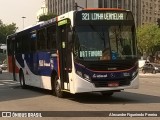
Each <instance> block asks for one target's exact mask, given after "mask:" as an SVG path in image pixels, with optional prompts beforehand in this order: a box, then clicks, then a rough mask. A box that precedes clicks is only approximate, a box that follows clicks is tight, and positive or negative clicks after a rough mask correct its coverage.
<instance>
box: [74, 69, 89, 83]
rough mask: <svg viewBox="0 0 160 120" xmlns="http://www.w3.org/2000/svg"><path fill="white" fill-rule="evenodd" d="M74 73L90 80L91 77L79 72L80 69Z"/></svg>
mask: <svg viewBox="0 0 160 120" xmlns="http://www.w3.org/2000/svg"><path fill="white" fill-rule="evenodd" d="M76 73H77V75H78V76H80V77H82V78H83V79H85V80H87V81H89V82H91V78H90V77H89V75H87V74H83V73H82V72H80V71H76Z"/></svg>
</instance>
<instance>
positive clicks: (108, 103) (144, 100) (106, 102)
mask: <svg viewBox="0 0 160 120" xmlns="http://www.w3.org/2000/svg"><path fill="white" fill-rule="evenodd" d="M0 111H71V112H69V114H71V115H70V116H71V117H67V119H71V120H72V119H76V120H77V119H81V120H82V119H83V120H85V119H86V120H88V119H91V118H92V119H96V120H99V119H104V120H105V119H107V120H108V119H111V120H112V119H115V118H116V119H118V120H125V119H126V120H128V117H124V118H123V117H107V118H106V117H100V115H101V114H102V113H98V112H97V113H89V112H88V111H118V112H121V111H128V112H131V111H142V113H143V111H151V112H152V111H160V73H158V74H150V73H148V74H141V73H140V88H139V89H133V90H124V91H123V92H118V93H115V94H114V95H113V96H112V97H103V96H101V95H100V94H99V93H86V94H79V95H69V96H68V97H67V98H63V99H62V98H57V97H55V96H52V95H50V91H47V90H42V89H37V88H33V87H29V88H28V89H21V87H20V86H19V83H18V82H16V81H13V80H12V77H11V75H9V74H8V73H7V72H4V73H3V74H0ZM75 111H82V113H79V114H78V115H79V116H81V115H82V116H83V115H84V114H85V112H84V111H86V114H89V116H90V117H75V116H76V114H77V113H76V112H75ZM87 112H88V113H87ZM48 114H49V113H48ZM52 114H55V113H52ZM57 114H59V113H57ZM96 114H97V116H99V117H94V115H95V116H96ZM78 115H77V116H78ZM59 116H61V114H60V115H59ZM64 116H65V115H64ZM64 116H63V115H62V117H54V119H64V118H65V117H64ZM73 116H74V117H73ZM93 117H94V118H93ZM138 118H139V119H141V120H146V119H150V120H152V119H157V120H158V119H159V117H138ZM1 119H2V118H0V120H1ZM3 119H8V118H3ZM15 119H16V118H14V120H15ZM17 119H18V118H17ZM24 119H27V118H24ZM29 119H32V118H29ZM39 119H47V120H49V119H53V118H50V117H46V118H38V119H37V120H39ZM65 119H66V118H65ZM132 119H135V120H137V118H136V117H134V118H132Z"/></svg>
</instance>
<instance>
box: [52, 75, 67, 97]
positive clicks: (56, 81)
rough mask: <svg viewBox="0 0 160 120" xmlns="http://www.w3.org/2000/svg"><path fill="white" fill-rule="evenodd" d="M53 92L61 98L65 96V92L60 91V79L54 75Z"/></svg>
mask: <svg viewBox="0 0 160 120" xmlns="http://www.w3.org/2000/svg"><path fill="white" fill-rule="evenodd" d="M54 93H55V95H56V96H57V97H59V98H63V97H65V93H64V92H63V91H62V88H61V83H60V80H59V79H58V78H57V77H55V79H54Z"/></svg>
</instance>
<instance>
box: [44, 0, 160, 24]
mask: <svg viewBox="0 0 160 120" xmlns="http://www.w3.org/2000/svg"><path fill="white" fill-rule="evenodd" d="M75 3H77V4H78V6H80V7H78V9H82V8H86V7H92V8H122V9H126V10H131V11H132V12H133V15H134V18H135V23H136V26H141V25H143V24H147V23H156V22H157V18H158V17H159V18H160V12H159V11H160V0H46V6H47V8H48V12H51V13H55V14H57V15H61V14H63V13H66V12H68V11H70V10H74V9H75Z"/></svg>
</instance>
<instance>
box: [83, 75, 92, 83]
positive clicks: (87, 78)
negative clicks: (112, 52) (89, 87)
mask: <svg viewBox="0 0 160 120" xmlns="http://www.w3.org/2000/svg"><path fill="white" fill-rule="evenodd" d="M83 76H84V79H85V80H87V81H89V82H90V81H91V79H90V77H89V75H87V74H84V75H83Z"/></svg>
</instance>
